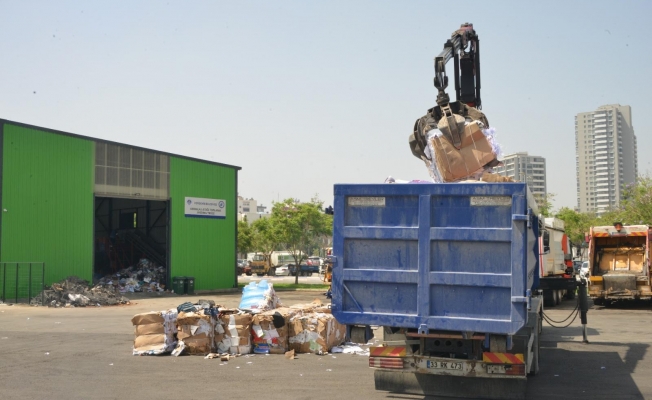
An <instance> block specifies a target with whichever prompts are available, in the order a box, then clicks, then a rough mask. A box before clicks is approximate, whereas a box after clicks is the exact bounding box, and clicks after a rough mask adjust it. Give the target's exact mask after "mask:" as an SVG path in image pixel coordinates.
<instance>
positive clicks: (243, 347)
mask: <svg viewBox="0 0 652 400" xmlns="http://www.w3.org/2000/svg"><path fill="white" fill-rule="evenodd" d="M220 311H221V312H222V314H220V318H219V320H218V323H217V324H216V325H215V345H216V347H217V351H218V352H220V353H229V354H249V353H251V321H252V317H253V316H252V315H251V314H249V313H243V312H240V311H239V310H220Z"/></svg>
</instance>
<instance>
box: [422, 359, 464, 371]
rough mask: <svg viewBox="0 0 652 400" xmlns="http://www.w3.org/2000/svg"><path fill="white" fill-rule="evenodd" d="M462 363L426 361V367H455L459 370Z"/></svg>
mask: <svg viewBox="0 0 652 400" xmlns="http://www.w3.org/2000/svg"><path fill="white" fill-rule="evenodd" d="M462 365H463V363H461V362H449V361H428V368H430V369H456V370H459V371H461V370H462Z"/></svg>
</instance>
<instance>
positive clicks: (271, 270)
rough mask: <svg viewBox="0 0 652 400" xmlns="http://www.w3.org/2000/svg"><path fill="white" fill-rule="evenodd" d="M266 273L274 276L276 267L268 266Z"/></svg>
mask: <svg viewBox="0 0 652 400" xmlns="http://www.w3.org/2000/svg"><path fill="white" fill-rule="evenodd" d="M267 274H268V275H269V276H276V268H270V269H269V272H268V273H267Z"/></svg>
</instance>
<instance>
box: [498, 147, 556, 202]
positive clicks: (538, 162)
mask: <svg viewBox="0 0 652 400" xmlns="http://www.w3.org/2000/svg"><path fill="white" fill-rule="evenodd" d="M501 161H502V162H503V165H502V166H500V167H496V168H494V170H495V171H496V173H498V174H500V175H503V176H509V177H511V178H514V180H516V181H519V182H527V184H528V186H529V188H530V191H532V194H533V195H534V197H535V198H536V200H537V202H538V203H539V204H541V202H542V201H545V199H546V196H547V194H548V190H547V185H546V159H545V158H543V157H541V156H531V155H529V154H528V153H527V152H520V153H513V154H509V155H506V156H504V157H503V159H502V160H501Z"/></svg>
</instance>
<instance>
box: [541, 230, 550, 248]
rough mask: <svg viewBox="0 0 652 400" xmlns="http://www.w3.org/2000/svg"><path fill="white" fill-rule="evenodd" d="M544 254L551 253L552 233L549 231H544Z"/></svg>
mask: <svg viewBox="0 0 652 400" xmlns="http://www.w3.org/2000/svg"><path fill="white" fill-rule="evenodd" d="M542 237H543V254H548V253H550V233H548V231H546V230H544V231H543V235H542Z"/></svg>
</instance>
